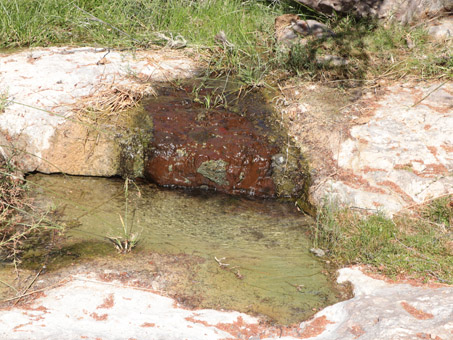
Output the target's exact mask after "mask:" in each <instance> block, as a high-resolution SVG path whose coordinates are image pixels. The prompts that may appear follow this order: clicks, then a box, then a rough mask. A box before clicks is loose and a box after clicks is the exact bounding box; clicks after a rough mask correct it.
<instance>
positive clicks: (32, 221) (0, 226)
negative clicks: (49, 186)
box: [0, 156, 62, 264]
mask: <svg viewBox="0 0 453 340" xmlns="http://www.w3.org/2000/svg"><path fill="white" fill-rule="evenodd" d="M48 213H49V212H45V213H43V214H41V213H37V212H35V211H34V206H33V202H32V201H31V199H29V198H28V197H27V187H26V185H25V182H24V181H23V180H22V179H21V178H20V177H19V176H18V175H17V174H16V170H15V168H14V166H13V165H12V164H11V163H10V162H6V161H5V160H3V159H2V158H1V156H0V261H5V260H6V261H8V260H10V261H13V262H14V264H17V263H18V262H20V255H21V253H23V252H24V251H26V250H28V249H30V248H32V247H33V246H36V245H39V244H45V246H46V247H45V249H47V250H48V251H50V249H51V246H52V244H53V240H54V239H55V237H56V236H57V234H58V233H59V232H60V231H61V230H62V228H61V227H60V226H58V225H56V224H54V223H53V222H52V221H51V219H50V218H48Z"/></svg>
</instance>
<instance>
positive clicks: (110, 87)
mask: <svg viewBox="0 0 453 340" xmlns="http://www.w3.org/2000/svg"><path fill="white" fill-rule="evenodd" d="M155 94H156V93H155V91H154V89H153V87H152V86H151V84H149V83H135V84H128V85H127V86H126V85H122V84H119V83H115V82H111V83H100V84H99V85H97V87H96V88H95V89H94V91H93V92H92V93H91V94H90V95H89V96H87V97H85V98H83V100H81V101H79V102H78V103H77V104H76V107H75V110H74V111H75V112H76V113H77V117H78V118H79V119H81V120H88V121H90V122H93V121H99V120H103V119H107V118H110V117H111V116H112V115H117V114H119V113H121V112H125V111H127V110H128V109H131V108H134V107H137V106H138V105H139V102H140V100H141V99H143V97H145V96H151V95H155Z"/></svg>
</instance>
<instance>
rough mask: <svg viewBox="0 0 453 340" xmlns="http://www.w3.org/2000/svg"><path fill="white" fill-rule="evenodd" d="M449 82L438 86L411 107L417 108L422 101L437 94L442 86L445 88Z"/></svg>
mask: <svg viewBox="0 0 453 340" xmlns="http://www.w3.org/2000/svg"><path fill="white" fill-rule="evenodd" d="M446 83H447V82H446V81H445V82H443V83H442V84H440V85H439V86H437V87H436V88H435V89H434V90H432V91H430V92H429V93H428V94H427V95H426V96H424V97H423V98H422V99H420V100H418V101H416V102H415V103H414V105H412V106H411V107H415V106H417V105H418V104H420V103H421V102H422V101H424V100H425V99H426V98H428V97H429V96H430V95H431V94H432V93H433V92H436V91H437V90H438V89H440V88H441V87H442V86H444V85H445V84H446Z"/></svg>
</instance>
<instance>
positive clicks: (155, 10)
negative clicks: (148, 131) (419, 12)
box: [0, 0, 453, 86]
mask: <svg viewBox="0 0 453 340" xmlns="http://www.w3.org/2000/svg"><path fill="white" fill-rule="evenodd" d="M293 4H294V2H292V1H289V0H287V1H240V0H228V1H220V0H200V1H189V0H153V1H149V0H112V1H101V0H74V1H69V2H65V1H59V0H42V1H34V0H0V13H1V15H0V48H3V49H5V48H9V49H10V48H21V47H28V46H48V45H58V44H77V45H86V44H88V45H101V46H108V47H111V48H134V49H135V48H149V47H151V46H156V45H161V46H162V45H169V46H173V47H183V46H187V47H190V48H192V50H193V51H195V52H198V53H201V54H202V55H203V57H204V59H205V61H206V62H207V64H208V65H209V66H210V67H209V72H210V73H211V75H212V74H214V75H219V74H234V75H236V76H237V77H238V78H239V79H240V80H242V81H243V82H244V83H245V84H246V85H247V86H258V85H263V84H266V83H273V82H274V81H276V80H279V79H285V78H287V77H291V76H299V77H305V78H306V79H316V80H350V79H353V80H355V81H359V82H363V81H375V80H376V79H381V78H388V79H398V78H400V77H402V76H407V75H413V76H416V77H420V78H433V77H434V78H445V77H448V78H451V77H452V76H453V71H452V70H453V58H452V53H453V52H452V49H451V48H449V46H448V44H443V43H436V42H433V41H430V40H429V39H428V35H427V33H426V31H425V30H424V28H423V27H422V26H418V27H403V26H397V25H394V26H389V27H383V26H382V25H381V26H378V25H376V23H375V22H372V21H369V20H368V21H363V20H362V21H357V20H355V19H353V18H349V17H343V18H341V17H337V16H334V15H332V16H325V15H323V16H320V15H319V14H316V13H313V12H307V9H306V8H303V7H294V6H295V5H293ZM289 12H292V13H299V14H300V13H302V16H303V17H307V18H315V19H318V20H320V21H323V22H326V23H327V24H328V25H329V26H330V27H331V28H332V29H333V30H334V31H335V33H336V36H335V37H332V38H328V39H321V40H312V41H309V42H308V44H307V45H305V46H300V45H297V46H294V47H293V49H292V51H291V52H290V53H280V52H279V51H278V48H277V47H276V45H275V39H274V32H273V23H274V18H275V16H277V15H280V14H282V13H289ZM222 31H223V33H224V34H223V35H220V38H221V39H219V35H218V34H219V33H220V32H222ZM216 35H217V39H216V38H215V37H216ZM326 54H328V55H335V56H338V57H341V58H344V59H346V60H348V64H347V65H344V66H340V67H338V66H335V67H333V66H331V65H329V64H320V63H319V62H317V57H320V56H323V55H326Z"/></svg>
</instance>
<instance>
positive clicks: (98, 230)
mask: <svg viewBox="0 0 453 340" xmlns="http://www.w3.org/2000/svg"><path fill="white" fill-rule="evenodd" d="M27 179H28V181H29V183H30V185H31V186H33V187H35V188H36V192H37V197H36V200H37V202H41V203H45V204H48V205H53V206H54V207H58V211H60V212H61V214H62V217H61V219H62V221H63V223H66V224H67V225H70V226H72V228H71V229H70V231H69V235H70V239H69V241H68V242H70V243H71V242H72V243H77V242H87V241H92V240H98V241H99V242H107V241H106V240H105V239H104V237H105V236H120V235H121V234H122V228H123V224H122V220H123V222H124V223H128V226H129V228H130V227H131V226H132V228H133V232H139V233H140V243H139V245H138V246H137V248H136V249H135V250H134V252H135V253H136V254H137V255H136V256H140V254H142V253H145V252H150V251H152V252H159V253H163V254H180V253H185V254H189V255H193V256H198V257H201V258H203V259H204V261H202V263H201V264H200V265H198V266H197V267H196V268H188V270H193V271H194V276H193V277H192V280H191V282H186V284H185V285H184V287H182V288H181V289H183V290H185V291H186V292H189V293H190V294H197V295H198V296H200V297H201V300H202V303H201V307H213V308H226V309H235V310H240V311H244V312H252V313H261V314H265V315H267V316H268V317H270V318H271V319H273V320H275V321H277V322H278V323H282V324H289V323H293V322H297V321H300V320H302V319H304V318H307V317H308V316H310V315H312V314H313V313H314V310H315V309H320V308H323V307H325V306H327V305H330V304H333V303H335V302H337V298H336V291H335V290H334V288H333V286H332V284H331V283H330V282H329V280H328V277H327V276H326V275H325V274H324V269H323V267H322V265H321V263H320V262H319V261H318V259H317V258H315V257H314V256H313V255H311V254H310V253H309V251H308V249H309V248H310V242H309V240H308V238H307V232H308V228H309V226H310V224H311V223H312V222H313V221H312V219H310V218H308V217H304V216H303V215H302V214H300V213H298V212H297V211H296V210H295V208H294V206H293V205H292V204H289V203H282V202H277V201H275V200H252V199H245V198H240V197H232V196H228V195H224V194H218V193H213V192H199V191H198V192H189V191H178V190H166V189H162V188H158V187H156V186H154V185H152V184H149V183H146V184H136V185H133V184H129V189H128V195H127V196H128V206H127V211H126V204H125V202H126V198H125V196H126V195H125V186H124V180H122V179H106V178H92V177H72V176H62V175H52V176H49V175H39V174H38V175H31V176H29V177H28V178H27ZM138 192H140V194H139V195H138ZM120 216H121V218H120ZM215 258H217V259H218V260H220V261H221V263H224V264H228V266H226V267H225V268H226V269H225V268H222V267H221V266H219V264H218V262H217V261H216V260H215Z"/></svg>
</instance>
